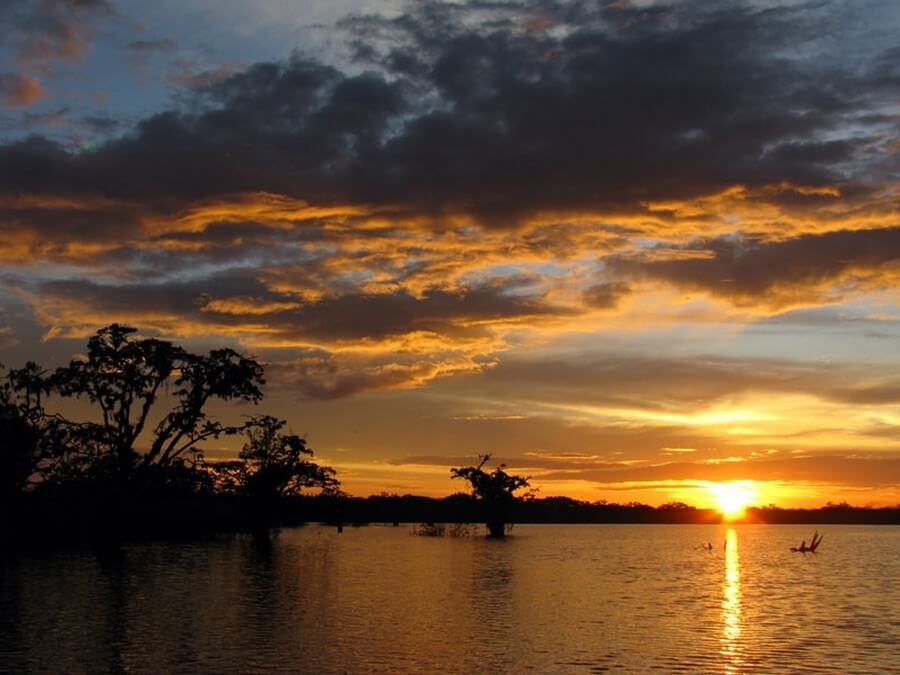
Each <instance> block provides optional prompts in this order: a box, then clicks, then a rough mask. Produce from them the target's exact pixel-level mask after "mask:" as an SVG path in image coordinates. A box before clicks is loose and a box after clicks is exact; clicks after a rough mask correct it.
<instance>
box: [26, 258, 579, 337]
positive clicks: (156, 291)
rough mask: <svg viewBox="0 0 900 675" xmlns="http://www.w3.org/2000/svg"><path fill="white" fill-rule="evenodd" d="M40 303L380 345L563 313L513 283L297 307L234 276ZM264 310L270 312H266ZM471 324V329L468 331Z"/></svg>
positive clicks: (47, 291)
mask: <svg viewBox="0 0 900 675" xmlns="http://www.w3.org/2000/svg"><path fill="white" fill-rule="evenodd" d="M36 290H37V292H38V294H39V295H40V297H41V299H42V301H43V302H48V303H52V304H58V305H61V306H65V307H71V308H72V311H75V312H76V313H78V312H83V313H84V315H85V316H86V317H90V316H98V317H105V316H119V317H128V318H129V320H131V321H135V320H139V319H140V318H141V315H142V314H146V319H145V320H147V321H151V320H152V317H154V316H159V315H169V316H171V317H172V318H173V319H174V320H180V321H183V322H184V323H185V324H186V325H192V324H198V323H199V324H208V325H210V326H214V325H223V326H230V327H234V328H235V329H236V330H239V329H240V328H241V327H242V326H245V325H246V326H247V329H248V330H250V331H252V330H254V326H255V325H257V324H258V323H259V321H260V319H261V317H264V320H265V324H266V326H267V328H268V329H269V330H271V331H273V332H274V333H275V334H277V335H280V336H282V337H284V338H286V339H290V338H293V339H298V338H307V339H321V340H360V339H368V338H372V339H383V338H386V337H390V336H398V335H405V334H409V333H413V332H417V331H426V332H433V333H437V334H440V335H446V336H455V337H467V336H468V337H482V336H484V335H485V331H484V329H483V328H482V327H480V326H479V325H477V324H478V322H485V321H489V322H501V321H516V320H523V319H527V318H533V317H535V316H550V315H553V314H563V313H565V310H562V309H557V308H554V307H552V306H548V305H546V304H544V303H543V302H542V298H541V297H540V296H535V295H525V294H523V293H522V292H521V286H520V285H519V284H518V283H516V281H515V280H513V281H508V280H507V281H503V280H501V281H495V282H492V283H487V284H483V285H481V286H474V287H472V288H469V289H467V290H465V291H460V292H449V291H444V290H441V289H430V290H427V291H425V292H424V293H423V294H422V295H421V296H420V297H416V296H413V295H411V294H409V293H408V292H406V291H403V290H397V291H395V292H390V293H368V294H367V293H363V292H349V293H346V294H343V295H337V296H329V297H324V298H321V299H319V300H315V301H309V302H304V301H302V300H298V298H297V297H296V296H294V295H291V294H284V293H278V292H274V291H272V290H270V289H269V288H268V287H267V286H266V285H265V284H263V283H262V282H261V281H259V280H258V279H257V278H256V276H255V273H254V272H253V271H252V270H235V271H231V272H226V273H221V274H218V275H215V276H213V277H208V278H204V279H199V280H194V281H173V282H170V283H132V284H116V285H104V284H98V283H94V282H91V281H74V280H73V281H48V282H45V283H42V284H41V285H40V286H39V287H38V288H37V289H36ZM266 307H271V309H270V310H266V309H265V308H266ZM470 324H471V325H470Z"/></svg>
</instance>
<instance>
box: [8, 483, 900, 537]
mask: <svg viewBox="0 0 900 675" xmlns="http://www.w3.org/2000/svg"><path fill="white" fill-rule="evenodd" d="M249 499H250V498H249V497H248V496H246V495H240V494H210V493H205V494H203V493H196V492H194V491H182V490H177V489H173V490H170V491H167V492H165V493H157V494H155V495H154V496H153V497H152V498H151V497H146V498H143V499H139V500H134V501H133V502H132V503H131V504H130V505H129V509H128V511H129V525H130V527H129V534H130V537H131V538H148V537H149V538H161V539H178V538H185V539H193V538H196V537H198V536H199V537H203V536H206V535H216V534H222V533H233V532H242V531H245V532H251V531H254V530H255V528H256V527H257V522H256V520H255V514H254V509H253V508H252V504H251V503H250V501H249ZM107 506H108V505H107V504H106V503H104V500H102V498H96V499H85V495H84V494H83V493H81V494H79V495H77V498H76V495H66V494H65V493H60V492H56V491H54V492H52V493H51V492H50V491H36V492H33V493H27V494H23V495H20V497H19V500H18V503H17V505H16V508H15V509H14V510H6V511H5V513H4V514H3V516H2V519H3V520H4V521H5V522H3V531H4V536H5V539H6V542H7V543H9V542H10V541H11V540H12V541H18V542H19V543H22V544H28V545H30V546H38V547H44V546H46V547H50V548H53V547H56V546H59V545H66V544H73V543H74V544H90V543H94V542H96V540H97V537H98V535H100V536H102V535H103V534H104V533H105V532H107V531H108V527H107V524H106V521H107V520H108V519H109V518H110V517H113V516H111V514H110V513H108V511H107ZM721 520H722V515H721V514H720V513H719V512H718V511H716V510H713V509H698V508H694V507H692V506H689V505H686V504H682V503H671V504H663V505H662V506H658V507H653V506H649V505H647V504H640V503H634V502H632V503H628V504H611V503H607V502H586V501H579V500H576V499H571V498H568V497H546V498H541V499H525V500H515V501H514V502H513V503H512V505H511V508H510V511H509V521H508V522H510V523H523V524H524V523H547V524H550V523H573V524H578V523H581V524H590V523H595V524H597V523H637V524H713V523H719V522H721ZM271 522H272V524H273V525H285V526H292V525H302V524H305V523H326V524H331V525H334V526H337V525H347V526H354V525H368V524H372V523H387V524H393V523H398V524H399V523H484V522H485V513H484V505H483V503H482V502H481V501H480V500H478V499H477V498H476V497H475V496H473V495H471V494H465V493H457V494H453V495H450V496H448V497H444V498H440V499H436V498H431V497H421V496H415V495H391V494H381V495H373V496H371V497H350V496H347V495H342V494H333V495H329V494H324V495H295V496H290V497H286V498H285V499H284V500H282V501H281V503H280V504H279V506H278V507H277V513H273V514H272V521H271ZM741 522H748V523H769V524H815V525H824V524H866V525H900V507H889V508H863V507H854V506H850V505H848V504H844V503H841V504H828V505H826V506H824V507H822V508H818V509H782V508H777V507H764V508H748V509H747V513H746V517H745V518H744V519H743V520H742V521H741Z"/></svg>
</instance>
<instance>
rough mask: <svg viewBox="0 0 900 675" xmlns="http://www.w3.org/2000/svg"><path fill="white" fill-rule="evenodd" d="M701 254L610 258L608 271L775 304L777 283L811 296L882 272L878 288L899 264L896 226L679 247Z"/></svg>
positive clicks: (893, 278)
mask: <svg viewBox="0 0 900 675" xmlns="http://www.w3.org/2000/svg"><path fill="white" fill-rule="evenodd" d="M682 250H684V251H689V252H694V253H696V252H702V253H705V254H708V255H705V256H703V257H697V256H693V257H686V258H684V259H674V260H673V259H668V260H666V259H664V260H654V259H652V258H650V259H642V258H640V257H637V258H616V257H613V258H610V259H608V260H607V261H606V262H607V267H608V269H609V270H610V271H611V272H612V273H613V274H620V275H625V276H634V277H638V278H650V279H659V280H664V281H668V282H671V283H673V284H676V285H678V286H680V287H682V288H686V289H690V290H702V291H707V292H710V293H712V294H714V295H718V296H722V297H726V298H729V299H732V300H737V301H743V302H747V303H761V304H765V302H766V298H769V301H771V302H772V303H774V304H778V302H779V294H778V293H779V290H780V287H788V288H790V289H795V290H792V291H791V292H792V293H796V292H798V291H797V290H796V289H807V290H806V291H802V290H801V291H799V292H805V293H807V294H808V295H809V296H810V297H811V298H812V297H815V295H817V294H818V293H820V292H821V289H820V288H819V284H822V283H827V282H833V281H835V279H837V278H839V277H840V276H841V275H844V274H846V273H857V274H859V275H862V276H866V275H877V274H878V273H879V272H885V273H890V271H891V270H893V271H894V275H895V276H888V275H887V274H886V276H885V278H884V280H883V281H882V282H881V284H880V285H881V286H892V285H893V284H894V283H896V272H897V264H898V263H900V227H892V228H884V229H878V230H862V231H852V232H846V231H841V232H829V233H826V234H821V235H805V236H802V237H796V238H793V239H787V240H784V241H760V240H758V239H754V238H752V237H723V238H718V239H713V240H710V241H706V242H696V243H694V244H690V245H688V246H686V247H684V248H683V249H682Z"/></svg>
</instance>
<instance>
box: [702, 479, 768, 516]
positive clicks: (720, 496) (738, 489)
mask: <svg viewBox="0 0 900 675" xmlns="http://www.w3.org/2000/svg"><path fill="white" fill-rule="evenodd" d="M706 489H707V490H709V493H710V495H712V497H713V499H715V502H716V505H717V507H718V509H719V511H721V512H722V515H723V516H725V519H726V520H735V519H737V518H740V517H741V516H743V515H744V509H746V508H747V507H748V506H750V505H751V504H752V503H753V502H754V501H755V500H756V498H757V496H758V494H759V491H758V489H757V487H756V485H755V484H754V482H753V481H749V480H738V481H731V482H727V483H709V484H707V486H706Z"/></svg>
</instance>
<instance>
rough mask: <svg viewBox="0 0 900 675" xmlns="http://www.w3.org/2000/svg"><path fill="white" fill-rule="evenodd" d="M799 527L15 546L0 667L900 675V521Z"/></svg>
mask: <svg viewBox="0 0 900 675" xmlns="http://www.w3.org/2000/svg"><path fill="white" fill-rule="evenodd" d="M809 530H810V528H809V527H808V526H771V525H769V526H767V525H744V526H736V527H734V528H729V527H727V526H718V525H716V526H712V525H711V526H705V525H693V526H691V525H687V526H677V525H670V526H655V525H590V526H588V525H580V526H579V525H560V526H550V525H527V526H525V525H523V526H518V527H517V528H516V529H515V531H514V536H513V537H511V538H509V539H508V540H507V541H489V540H485V539H481V538H463V539H460V538H449V537H447V538H430V537H418V536H412V535H411V529H410V528H407V527H399V528H391V527H376V526H371V527H363V528H348V529H345V531H344V533H343V534H341V535H338V534H336V532H335V531H334V530H333V529H328V528H324V527H318V526H308V527H305V528H298V529H286V530H283V531H282V532H281V533H280V535H279V536H278V537H277V538H276V539H275V540H274V541H273V543H272V546H271V548H268V549H267V548H265V547H263V548H261V547H259V546H257V545H255V544H254V543H253V540H252V539H251V538H249V537H243V536H239V537H234V538H227V539H221V540H217V541H212V542H209V541H208V542H202V543H194V544H171V543H169V544H163V543H156V544H140V545H132V546H129V547H127V548H126V550H125V551H124V554H123V555H122V556H121V557H119V558H111V559H98V558H97V557H96V556H94V555H92V554H90V553H77V554H76V553H69V554H61V553H56V554H47V555H44V556H36V555H31V556H18V557H15V558H12V559H7V560H6V561H4V562H3V563H2V577H0V670H3V671H6V672H29V671H31V672H40V671H45V672H67V673H69V672H86V673H87V672H89V673H103V672H125V671H127V672H137V673H159V672H186V673H188V672H191V673H192V672H217V673H218V672H272V671H275V672H299V671H304V672H372V671H376V672H408V671H416V672H422V671H431V672H475V671H489V672H522V671H527V670H531V671H534V672H540V673H546V672H579V671H583V672H600V671H605V670H612V671H631V672H635V671H645V670H659V671H660V672H676V671H686V672H728V673H730V672H766V671H770V672H855V673H863V672H872V673H885V672H900V583H898V580H900V528H895V527H875V526H824V527H820V528H819V531H820V532H824V534H825V537H824V541H823V544H822V546H821V548H820V549H819V552H818V553H817V554H815V555H813V554H806V555H803V554H798V553H791V552H790V551H789V550H788V549H789V547H790V546H795V545H797V544H798V543H799V542H800V540H801V539H807V540H809V538H810V536H811V535H812V532H811V531H809ZM726 540H727V541H728V546H727V547H725V548H724V549H723V544H724V543H725V541H726ZM708 542H709V543H712V544H713V550H712V551H706V550H703V549H702V548H701V545H702V544H705V543H708Z"/></svg>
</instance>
